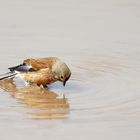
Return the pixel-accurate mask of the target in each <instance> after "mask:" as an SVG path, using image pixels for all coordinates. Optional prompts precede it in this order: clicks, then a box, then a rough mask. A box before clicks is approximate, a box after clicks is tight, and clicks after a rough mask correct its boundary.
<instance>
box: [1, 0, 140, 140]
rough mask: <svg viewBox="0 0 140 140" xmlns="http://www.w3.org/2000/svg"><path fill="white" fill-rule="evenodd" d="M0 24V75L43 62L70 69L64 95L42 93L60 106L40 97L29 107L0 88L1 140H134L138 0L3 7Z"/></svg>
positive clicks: (138, 106)
mask: <svg viewBox="0 0 140 140" xmlns="http://www.w3.org/2000/svg"><path fill="white" fill-rule="evenodd" d="M0 17H1V18H0V49H1V51H0V58H1V61H0V65H1V69H0V73H4V72H5V71H7V68H8V67H10V66H13V65H17V64H19V63H21V61H22V60H23V59H25V58H28V57H46V56H57V57H59V58H61V59H62V60H64V61H65V62H66V63H67V64H68V65H69V66H70V68H71V70H72V77H71V79H70V81H69V82H68V83H67V85H66V87H65V88H64V87H63V86H62V85H61V84H60V83H56V84H54V85H51V86H50V87H49V89H50V90H51V91H53V92H54V93H57V94H58V95H60V96H61V97H62V98H63V94H64V95H65V98H66V99H67V101H66V102H63V103H64V104H65V103H66V104H67V102H68V104H67V105H66V107H64V106H61V107H60V108H55V109H54V108H53V109H52V108H51V109H50V108H49V109H48V105H46V104H47V103H46V102H45V105H44V101H43V102H42V99H41V96H39V99H41V100H39V101H40V103H38V102H37V101H38V100H37V101H36V100H33V101H35V104H34V102H33V101H30V100H28V102H25V101H27V100H26V99H24V100H23V99H19V97H17V96H13V95H11V93H10V92H9V91H7V92H6V91H4V90H3V89H1V90H0V93H1V94H0V132H1V135H0V139H1V140H7V139H9V137H10V139H14V140H16V139H17V140H21V139H34V140H38V139H42V140H44V139H47V138H48V139H50V140H56V139H61V140H63V139H64V140H71V139H81V140H85V139H96V140H101V139H103V140H112V139H113V140H118V139H120V140H124V139H127V140H139V139H140V134H139V131H140V86H139V83H140V74H139V71H140V55H139V54H140V40H139V36H140V28H139V25H140V2H139V1H138V0H114V1H112V0H107V1H104V0H94V1H92V0H82V1H78V0H71V1H64V0H60V1H56V0H53V1H51V2H49V1H48V2H47V1H45V0H41V1H32V0H30V1H27V0H24V1H17V0H13V1H10V0H6V1H3V2H2V1H1V2H0ZM44 98H45V97H44ZM54 98H55V97H54ZM62 98H61V99H62ZM27 99H36V96H33V97H32V98H30V97H29V98H28V97H27ZM37 99H38V96H37ZM47 101H48V100H47ZM55 101H56V102H55V103H56V104H55V105H58V104H57V103H58V102H59V100H55ZM36 102H37V103H36ZM32 103H33V104H32ZM51 103H52V102H51ZM52 104H54V99H53V103H52ZM42 107H43V108H42ZM53 107H54V106H53ZM42 111H43V112H42Z"/></svg>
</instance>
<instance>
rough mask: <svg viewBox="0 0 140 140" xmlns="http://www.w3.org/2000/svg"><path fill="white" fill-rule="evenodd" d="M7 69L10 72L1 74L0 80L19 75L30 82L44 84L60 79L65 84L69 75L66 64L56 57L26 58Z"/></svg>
mask: <svg viewBox="0 0 140 140" xmlns="http://www.w3.org/2000/svg"><path fill="white" fill-rule="evenodd" d="M8 69H9V70H10V72H9V73H6V74H5V75H3V76H2V78H0V80H3V79H6V78H14V77H15V76H20V77H22V78H23V79H24V80H25V81H26V82H28V83H30V84H37V85H43V86H46V85H48V84H51V83H54V82H56V81H61V82H63V85H65V83H66V81H67V80H68V79H69V78H70V76H71V71H70V69H69V68H68V66H67V65H66V64H65V63H64V62H62V61H61V60H60V59H58V58H56V57H48V58H39V59H32V58H31V59H26V60H24V61H23V63H22V64H20V65H18V66H15V67H10V68H8Z"/></svg>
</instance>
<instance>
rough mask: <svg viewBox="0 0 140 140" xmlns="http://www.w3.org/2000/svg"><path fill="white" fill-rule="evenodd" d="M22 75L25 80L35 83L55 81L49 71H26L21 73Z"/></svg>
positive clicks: (42, 83)
mask: <svg viewBox="0 0 140 140" xmlns="http://www.w3.org/2000/svg"><path fill="white" fill-rule="evenodd" d="M22 77H23V79H24V80H25V81H27V82H29V83H35V84H37V85H46V84H51V83H53V82H55V81H56V80H55V79H54V76H53V74H52V73H51V72H49V71H46V72H45V71H39V72H27V73H23V74H22Z"/></svg>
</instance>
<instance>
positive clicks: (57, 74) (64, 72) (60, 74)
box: [52, 61, 71, 86]
mask: <svg viewBox="0 0 140 140" xmlns="http://www.w3.org/2000/svg"><path fill="white" fill-rule="evenodd" d="M52 73H53V75H54V78H55V79H56V80H58V81H60V82H62V83H63V85H64V86H65V84H66V82H67V81H68V80H69V78H70V76H71V71H70V69H69V68H68V66H67V65H66V64H65V63H64V62H61V61H58V62H56V63H55V64H54V65H53V66H52Z"/></svg>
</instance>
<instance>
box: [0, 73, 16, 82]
mask: <svg viewBox="0 0 140 140" xmlns="http://www.w3.org/2000/svg"><path fill="white" fill-rule="evenodd" d="M15 75H17V73H14V72H7V73H5V74H2V75H0V80H4V79H8V78H14V77H15Z"/></svg>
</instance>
